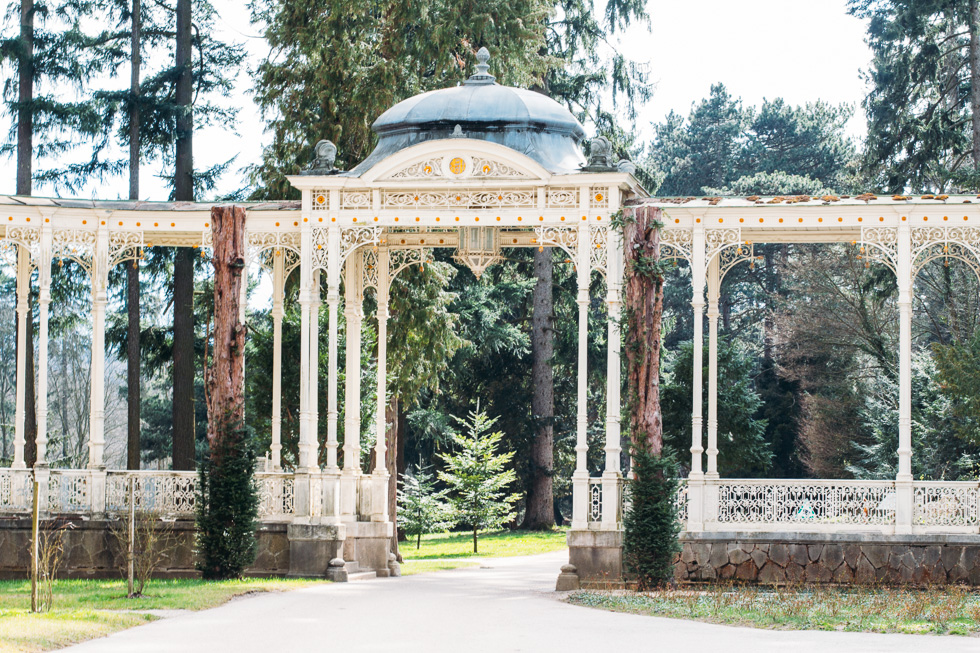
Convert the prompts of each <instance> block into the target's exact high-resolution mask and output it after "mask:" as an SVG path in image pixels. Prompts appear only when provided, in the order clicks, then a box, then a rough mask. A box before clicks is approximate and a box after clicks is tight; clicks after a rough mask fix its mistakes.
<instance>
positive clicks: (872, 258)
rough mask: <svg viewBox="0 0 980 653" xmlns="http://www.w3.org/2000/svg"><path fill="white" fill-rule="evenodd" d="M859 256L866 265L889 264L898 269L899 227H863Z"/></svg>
mask: <svg viewBox="0 0 980 653" xmlns="http://www.w3.org/2000/svg"><path fill="white" fill-rule="evenodd" d="M858 256H860V257H861V260H863V261H864V264H865V266H866V267H868V266H870V265H871V263H881V264H883V265H887V266H888V267H889V268H890V269H891V270H892V272H896V273H897V271H898V229H897V228H895V227H862V229H861V243H860V245H859V247H858Z"/></svg>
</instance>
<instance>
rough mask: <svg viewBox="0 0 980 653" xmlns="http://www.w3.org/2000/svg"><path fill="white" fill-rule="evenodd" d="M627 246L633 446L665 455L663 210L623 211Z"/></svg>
mask: <svg viewBox="0 0 980 653" xmlns="http://www.w3.org/2000/svg"><path fill="white" fill-rule="evenodd" d="M622 224H623V247H624V250H625V255H626V280H625V284H624V292H623V309H624V317H625V321H626V325H625V327H626V328H625V334H626V347H625V349H626V368H627V404H628V406H627V411H628V415H629V419H630V428H631V433H632V434H633V445H634V448H639V449H642V450H644V451H648V452H649V453H651V454H653V455H655V456H656V455H660V451H661V449H663V427H664V424H663V415H662V414H661V411H660V327H661V322H662V321H663V315H664V275H663V266H662V264H661V260H660V228H661V227H662V226H663V225H662V223H661V222H660V209H659V208H655V207H645V206H641V207H636V208H627V209H625V210H624V214H623V219H622Z"/></svg>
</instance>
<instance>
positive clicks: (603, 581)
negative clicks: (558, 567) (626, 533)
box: [566, 530, 623, 589]
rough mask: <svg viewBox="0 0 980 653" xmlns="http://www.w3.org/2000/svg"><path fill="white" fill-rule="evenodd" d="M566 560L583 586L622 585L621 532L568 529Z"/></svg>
mask: <svg viewBox="0 0 980 653" xmlns="http://www.w3.org/2000/svg"><path fill="white" fill-rule="evenodd" d="M566 541H567V542H568V562H569V564H571V565H574V566H575V572H576V574H577V581H576V582H577V583H578V585H579V587H581V588H583V589H589V588H594V589H615V588H619V587H623V532H622V531H571V530H570V531H568V535H567V536H566Z"/></svg>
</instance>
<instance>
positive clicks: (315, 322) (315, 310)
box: [308, 270, 323, 468]
mask: <svg viewBox="0 0 980 653" xmlns="http://www.w3.org/2000/svg"><path fill="white" fill-rule="evenodd" d="M320 286H321V282H320V270H315V271H314V272H313V285H312V286H311V287H310V371H309V374H310V378H309V381H308V383H309V388H310V397H309V406H310V446H312V447H313V458H312V460H313V466H314V467H317V468H319V467H320V306H322V305H323V302H322V301H320Z"/></svg>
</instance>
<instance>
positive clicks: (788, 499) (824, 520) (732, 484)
mask: <svg viewBox="0 0 980 653" xmlns="http://www.w3.org/2000/svg"><path fill="white" fill-rule="evenodd" d="M715 484H716V485H717V488H718V494H717V496H718V506H717V513H716V514H717V522H716V524H717V528H716V530H725V529H731V528H737V529H747V530H767V531H772V530H780V529H790V530H819V531H829V530H856V529H857V530H867V529H872V530H882V529H881V528H880V527H886V526H891V525H893V524H894V523H895V483H894V482H893V481H884V480H883V481H851V480H821V479H813V480H809V479H807V480H722V481H719V482H716V483H715ZM709 514H710V513H709ZM707 527H708V526H706V528H707Z"/></svg>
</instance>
